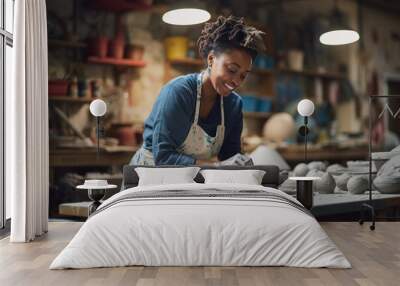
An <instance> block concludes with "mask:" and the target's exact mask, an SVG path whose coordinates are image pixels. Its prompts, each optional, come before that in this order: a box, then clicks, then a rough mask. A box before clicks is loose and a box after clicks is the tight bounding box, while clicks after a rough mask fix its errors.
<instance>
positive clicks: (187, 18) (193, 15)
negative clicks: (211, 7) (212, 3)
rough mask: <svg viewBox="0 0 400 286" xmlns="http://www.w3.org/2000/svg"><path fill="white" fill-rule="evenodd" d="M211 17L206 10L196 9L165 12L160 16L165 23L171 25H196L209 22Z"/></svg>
mask: <svg viewBox="0 0 400 286" xmlns="http://www.w3.org/2000/svg"><path fill="white" fill-rule="evenodd" d="M210 18H211V15H210V13H208V12H207V11H206V10H203V9H197V8H182V9H175V10H170V11H168V12H166V13H165V14H164V15H163V16H162V20H163V21H164V22H165V23H168V24H171V25H179V26H186V25H196V24H201V23H204V22H207V21H208V20H210Z"/></svg>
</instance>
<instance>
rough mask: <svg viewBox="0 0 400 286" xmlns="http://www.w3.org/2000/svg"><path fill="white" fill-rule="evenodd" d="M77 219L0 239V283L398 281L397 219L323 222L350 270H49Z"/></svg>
mask: <svg viewBox="0 0 400 286" xmlns="http://www.w3.org/2000/svg"><path fill="white" fill-rule="evenodd" d="M81 225H82V223H79V222H51V223H50V224H49V233H47V234H46V235H44V236H43V237H41V238H38V239H37V240H35V241H34V242H32V243H9V239H8V238H4V239H2V240H0V285H2V286H7V285H13V286H14V285H32V286H33V285H57V286H58V285H67V286H71V285H84V286H89V285H96V286H97V285H136V286H180V285H193V286H210V285H211V286H215V285H229V286H235V285H237V286H250V285H251V286H265V285H304V286H315V285H329V286H330V285H346V286H347V285H349V286H352V285H354V286H380V285H384V286H390V285H399V283H398V273H400V231H399V230H400V222H380V223H378V224H377V227H376V230H375V231H370V230H369V228H368V227H369V226H368V224H366V225H363V226H360V225H358V224H357V223H356V222H325V223H321V225H322V227H323V228H324V229H325V231H326V232H327V233H328V235H329V237H330V238H331V239H332V240H333V241H334V242H335V243H336V244H337V245H338V247H339V248H340V249H341V250H342V251H343V253H344V254H345V255H346V257H347V258H348V259H349V260H350V262H351V263H352V266H353V268H352V269H307V268H290V267H143V266H137V267H117V268H100V269H84V270H57V271H50V270H49V269H48V267H49V265H50V263H51V262H52V260H53V259H54V258H55V256H56V255H57V254H58V253H59V252H60V251H61V250H62V249H63V248H64V247H65V246H66V244H67V243H68V242H69V241H70V240H71V238H72V237H73V236H74V235H75V233H76V232H77V231H78V230H79V228H80V227H81Z"/></svg>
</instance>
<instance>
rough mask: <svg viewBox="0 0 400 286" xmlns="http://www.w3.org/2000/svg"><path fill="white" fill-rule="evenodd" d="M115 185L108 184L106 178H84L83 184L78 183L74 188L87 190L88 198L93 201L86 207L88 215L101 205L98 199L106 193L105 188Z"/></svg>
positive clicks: (111, 187)
mask: <svg viewBox="0 0 400 286" xmlns="http://www.w3.org/2000/svg"><path fill="white" fill-rule="evenodd" d="M116 187H117V186H116V185H109V184H108V183H107V181H106V180H85V183H84V184H83V185H79V186H77V187H76V188H77V189H84V190H87V191H88V196H89V199H91V200H92V201H93V202H92V204H91V205H90V206H89V209H88V215H89V216H90V215H91V214H92V213H94V212H95V211H96V209H97V208H98V207H99V206H100V205H101V202H100V200H101V199H102V198H103V197H104V195H105V194H106V190H108V189H115V188H116Z"/></svg>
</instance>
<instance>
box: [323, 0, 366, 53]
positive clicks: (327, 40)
mask: <svg viewBox="0 0 400 286" xmlns="http://www.w3.org/2000/svg"><path fill="white" fill-rule="evenodd" d="M359 39H360V35H359V34H358V32H357V31H354V30H352V29H350V28H349V25H348V24H347V21H346V16H345V14H344V13H343V12H342V11H340V10H339V8H338V7H337V2H336V1H335V7H334V8H333V10H332V12H331V15H330V17H329V27H328V29H326V31H325V32H324V33H323V34H321V36H320V37H319V41H320V42H321V44H324V45H330V46H338V45H346V44H351V43H354V42H357V41H358V40H359Z"/></svg>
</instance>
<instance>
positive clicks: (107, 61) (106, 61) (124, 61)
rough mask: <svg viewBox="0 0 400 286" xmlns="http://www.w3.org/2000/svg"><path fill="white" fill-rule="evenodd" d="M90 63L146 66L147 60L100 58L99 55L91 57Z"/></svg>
mask: <svg viewBox="0 0 400 286" xmlns="http://www.w3.org/2000/svg"><path fill="white" fill-rule="evenodd" d="M88 63H92V64H100V65H112V66H116V67H133V68H142V67H144V66H146V62H144V61H136V60H129V59H114V58H98V57H89V58H88Z"/></svg>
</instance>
